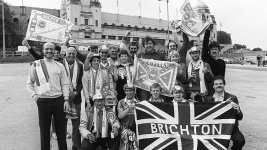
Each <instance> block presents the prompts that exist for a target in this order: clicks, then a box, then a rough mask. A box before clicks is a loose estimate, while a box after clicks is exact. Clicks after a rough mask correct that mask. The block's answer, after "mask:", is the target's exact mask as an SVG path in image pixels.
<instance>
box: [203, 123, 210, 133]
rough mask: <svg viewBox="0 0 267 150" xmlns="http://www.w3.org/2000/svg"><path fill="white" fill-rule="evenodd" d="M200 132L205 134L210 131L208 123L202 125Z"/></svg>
mask: <svg viewBox="0 0 267 150" xmlns="http://www.w3.org/2000/svg"><path fill="white" fill-rule="evenodd" d="M205 128H206V132H205ZM202 133H203V134H205V135H207V134H209V133H210V127H209V126H208V125H203V126H202Z"/></svg>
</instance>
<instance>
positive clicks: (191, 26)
mask: <svg viewBox="0 0 267 150" xmlns="http://www.w3.org/2000/svg"><path fill="white" fill-rule="evenodd" d="M181 13H182V14H183V19H182V25H181V28H182V30H183V32H185V33H186V34H189V35H191V36H199V35H200V34H202V32H203V31H205V30H206V29H207V28H208V27H209V26H210V25H211V24H212V19H211V17H210V16H209V17H206V16H205V15H207V14H204V13H203V12H194V11H193V9H192V7H191V5H190V2H189V0H185V2H184V4H183V6H182V7H181ZM174 23H178V22H174ZM174 26H175V25H174ZM176 26H178V25H176Z"/></svg>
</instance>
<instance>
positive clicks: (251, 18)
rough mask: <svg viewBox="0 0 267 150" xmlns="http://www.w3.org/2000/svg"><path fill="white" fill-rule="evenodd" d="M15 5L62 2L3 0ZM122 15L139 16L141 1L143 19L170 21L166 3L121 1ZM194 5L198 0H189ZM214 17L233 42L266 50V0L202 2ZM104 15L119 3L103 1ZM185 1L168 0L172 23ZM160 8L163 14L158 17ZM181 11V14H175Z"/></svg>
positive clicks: (46, 5)
mask: <svg viewBox="0 0 267 150" xmlns="http://www.w3.org/2000/svg"><path fill="white" fill-rule="evenodd" d="M4 1H5V2H7V3H9V4H12V5H18V6H20V5H22V1H23V4H24V6H32V7H43V8H55V9H59V8H60V5H61V0H4ZM118 1H119V13H120V14H127V15H135V16H139V15H140V7H139V2H140V1H141V16H143V17H150V18H159V17H160V18H161V19H166V20H167V11H166V10H167V4H166V0H162V1H160V2H159V1H158V0H118ZM190 1H191V2H192V3H194V2H195V1H197V0H190ZM202 1H203V2H205V3H206V4H207V5H208V6H209V8H210V10H211V14H212V15H214V16H215V19H216V21H217V24H218V30H219V29H220V22H221V23H222V27H221V30H223V31H226V32H227V33H230V34H231V37H232V42H233V43H237V44H244V45H247V47H248V48H250V49H253V48H255V47H260V48H262V49H263V50H267V17H266V16H267V9H266V6H267V0H202ZM100 2H101V4H102V11H103V12H111V13H117V12H118V9H117V0H100ZM183 2H184V0H169V12H170V20H173V19H175V18H176V17H178V18H180V17H181V16H180V7H181V5H182V3H183ZM159 6H160V9H161V13H160V15H159ZM177 10H178V12H179V14H178V16H177V15H176V11H177Z"/></svg>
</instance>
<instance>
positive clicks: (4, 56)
mask: <svg viewBox="0 0 267 150" xmlns="http://www.w3.org/2000/svg"><path fill="white" fill-rule="evenodd" d="M4 7H5V3H4V0H2V26H3V58H6V39H5V12H4Z"/></svg>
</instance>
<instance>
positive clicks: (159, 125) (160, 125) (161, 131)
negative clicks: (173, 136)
mask: <svg viewBox="0 0 267 150" xmlns="http://www.w3.org/2000/svg"><path fill="white" fill-rule="evenodd" d="M158 128H159V132H160V133H163V134H164V131H163V124H158Z"/></svg>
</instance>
